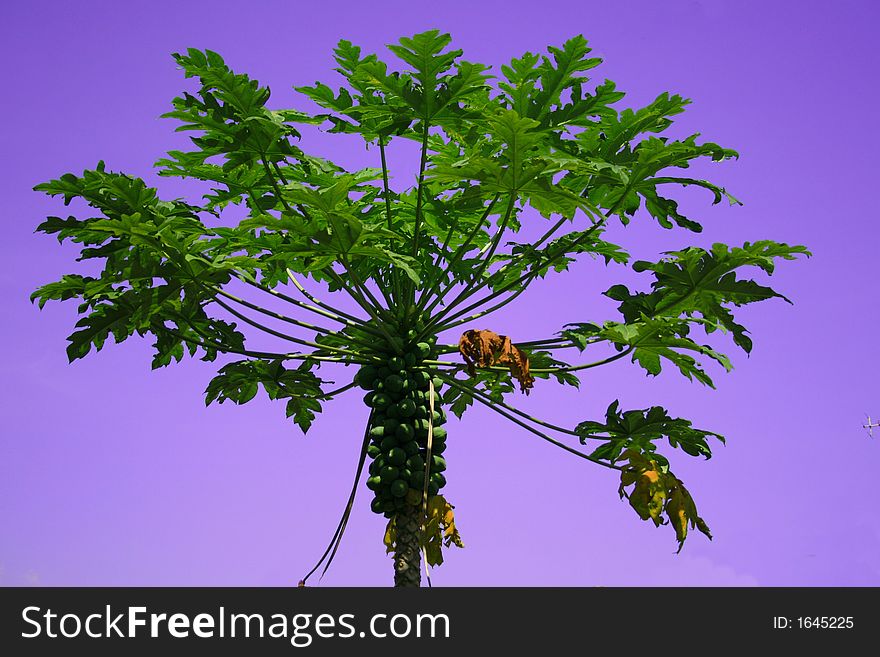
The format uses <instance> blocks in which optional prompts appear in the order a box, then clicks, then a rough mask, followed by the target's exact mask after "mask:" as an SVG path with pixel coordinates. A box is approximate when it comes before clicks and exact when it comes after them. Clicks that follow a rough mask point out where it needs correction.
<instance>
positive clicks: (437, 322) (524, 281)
mask: <svg viewBox="0 0 880 657" xmlns="http://www.w3.org/2000/svg"><path fill="white" fill-rule="evenodd" d="M604 221H605V218H604V217H603V219H601V220H600V221H598V222H596V223H595V224H593V225H592V226H591V227H590V228H589V229H588V230H586V231H584V232H583V233H582V234H581V235H580V236H579V237H578V238H577V239H575V240H574V241H573V242H572V243H571V244H570V245H568V246H567V247H563V248H561V249H559V250H558V251H556V253H554V254H553V255H552V256H550V257H549V258H548V259H547V260H545V261H544V262H543V263H542V264H541V265H540V266H541V267H549V266H550V265H552V264H553V263H554V262H555V261H556V260H557V259H559V258H560V257H562V256H563V255H565V253H566V252H567V250H568V249H571V248H573V247H575V246H577V245H578V244H580V243H582V242H583V241H584V240H586V239H587V238H588V237H590V236H591V235H592V234H593V233H594V232H595V231H596V230H598V228H599V227H600V226H601V225H602V224H603V223H604ZM538 270H539V267H538V265H535V266H533V267H532V269H531V270H529V271H528V272H526V273H525V274H523V275H522V276H520V277H519V278H518V279H517V280H515V281H513V282H511V283H508V284H507V285H505V286H503V287H501V288H500V289H498V290H496V291H494V292H492V293H491V294H489V295H488V296H486V297H484V298H482V299H480V300H478V301H475V302H474V303H472V304H471V305H469V306H467V307H465V308H464V309H462V310H460V311H459V312H457V313H455V314H453V315H452V316H450V317H448V318H447V319H446V322H452V321H454V320H456V319H458V318H460V317H462V316H463V315H466V314H467V313H468V312H470V311H471V310H475V309H477V308H479V307H480V306H483V305H485V304H486V303H488V302H489V301H492V300H493V299H497V298H498V297H499V296H501V295H502V294H504V293H505V292H508V291H509V290H512V289H513V288H515V287H520V289H518V290H517V291H516V292H515V293H514V294H513V296H512V297H511V298H510V299H507V300H506V301H504V302H502V303H500V304H498V305H497V306H494V307H493V308H491V309H490V310H488V311H486V312H484V313H480V314H477V315H475V316H474V317H472V318H469V320H467V321H470V320H472V319H476V318H477V317H482V316H483V315H484V314H488V312H494V311H495V310H497V309H498V308H501V307H503V306H505V305H507V304H508V303H510V302H511V301H513V299H514V298H516V297H518V296H519V295H520V294H522V292H523V291H524V290H525V288H526V286H527V285H528V283H529V282H531V279H533V278H535V277H536V276H537V275H538ZM491 278H492V277H491V276H490V277H489V278H487V279H485V280H484V281H482V282H481V283H479V284H478V285H476V286H474V287H473V288H470V289H466V290H464V291H463V292H462V294H460V295H459V296H458V297H456V299H455V301H453V302H452V303H451V304H449V305H448V306H447V307H446V308H445V309H444V310H443V311H442V312H440V313H438V314H437V315H435V316H434V318H433V319H432V321H431V324H430V326H429V327H426V329H425V331H426V332H427V331H428V330H434V331H435V332H438V333H439V332H440V331H441V330H444V329H445V326H444V324H443V323H442V322H443V319H444V317H445V316H446V315H447V314H448V313H449V312H450V311H451V310H453V308H454V307H455V306H456V305H458V304H460V303H461V302H463V301H465V300H466V299H468V298H470V297H472V296H473V295H474V294H476V293H477V292H479V291H480V290H481V289H482V288H484V287H486V286H487V285H489V281H491ZM438 327H440V328H438Z"/></svg>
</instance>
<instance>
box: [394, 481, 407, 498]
mask: <svg viewBox="0 0 880 657" xmlns="http://www.w3.org/2000/svg"><path fill="white" fill-rule="evenodd" d="M407 490H409V486H407V484H406V482H405V481H403V480H402V479H397V480H395V482H394V483H393V484H391V494H392V495H394V497H405V496H406V491H407Z"/></svg>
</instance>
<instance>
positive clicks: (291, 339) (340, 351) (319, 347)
mask: <svg viewBox="0 0 880 657" xmlns="http://www.w3.org/2000/svg"><path fill="white" fill-rule="evenodd" d="M215 302H216V303H217V304H219V305H220V306H221V307H222V308H224V309H225V310H226V311H228V312H229V313H231V314H232V315H235V316H236V317H238V318H239V319H240V320H241V321H243V322H245V323H246V324H250V325H251V326H253V327H254V328H258V329H260V330H261V331H263V332H264V333H268V334H269V335H274V336H275V337H277V338H281V339H282V340H287V341H288V342H293V343H295V344H301V345H303V346H304V347H313V348H314V349H317V350H318V351H329V352H331V353H338V354H346V355H350V356H358V357H361V358H363V355H362V354H359V353H358V352H356V351H351V350H350V349H341V348H339V347H331V346H329V345H323V344H319V343H317V342H311V341H310V340H303V339H301V338H297V337H294V336H292V335H287V334H286V333H282V332H281V331H276V330H275V329H272V328H269V327H268V326H265V325H263V324H260V323H259V322H257V321H255V320H253V319H251V318H250V317H248V316H247V315H244V314H242V313H240V312H238V311H237V310H236V309H235V308H233V307H232V306H230V305H229V304H228V303H225V302H224V301H222V300H220V299H217V298H215Z"/></svg>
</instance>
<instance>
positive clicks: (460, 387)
mask: <svg viewBox="0 0 880 657" xmlns="http://www.w3.org/2000/svg"><path fill="white" fill-rule="evenodd" d="M438 376H439V377H440V378H441V379H443V380H444V381H446V383H448V384H449V385H451V386H452V387H453V388H457V389H458V390H460V391H461V392H463V393H465V394H471V390H473V389H472V388H471V389H468V388H466V387H465V386H463V385H461V384H459V383H458V381H457V380H456V379H454V378H452V377H449V376H445V375H443V374H440V373H438ZM473 398H474V399H475V400H476V401H478V402H480V403H481V404H483V405H484V406H486V407H488V408H491V409H492V410H493V411H495V412H496V413H499V414H500V415H502V416H503V417H505V418H507V419H508V420H510V421H511V422H513V423H514V424H516V425H519V426H520V427H522V428H523V429H525V430H526V431H528V432H530V433H533V434H535V435H536V436H538V437H539V438H541V439H543V440H546V441H547V442H548V443H550V444H552V445H556V447H559V448H560V449H564V450H565V451H566V452H569V453H570V454H574V455H575V456H579V457H580V458H582V459H585V460H587V461H590V462H591V463H596V464H598V465H601V466H602V467H605V468H610V469H611V470H618V471H619V470H622V468H621V467H620V466H616V465H612V464H611V463H607V462H605V461H601V460H599V459H596V458H593V457H592V456H590V455H589V454H584V453H583V452H580V451H578V450H576V449H574V448H573V447H569V446H568V445H566V444H565V443H561V442H559V441H558V440H556V439H554V438H551V437H550V436H548V435H547V434H546V433H544V432H543V431H539V430H538V429H535V428H534V427H530V426H529V425H527V424H526V423H525V422H522V421H521V420H518V419H517V418H516V417H515V416H514V415H511V414H510V413H508V412H507V411H504V410H502V409H500V408H498V406H497V405H496V404H494V403H493V402H488V401H486V400H485V399H483V398H481V397H479V396H477V395H473Z"/></svg>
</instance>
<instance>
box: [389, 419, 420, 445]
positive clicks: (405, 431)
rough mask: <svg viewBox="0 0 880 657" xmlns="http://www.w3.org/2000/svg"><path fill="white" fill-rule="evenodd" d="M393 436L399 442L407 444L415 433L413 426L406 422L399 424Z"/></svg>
mask: <svg viewBox="0 0 880 657" xmlns="http://www.w3.org/2000/svg"><path fill="white" fill-rule="evenodd" d="M394 435H395V437H396V438H397V439H398V440H399V441H401V442H409V441H410V440H412V439H413V438H414V437H415V435H416V432H415V430H414V429H413V426H412V425H411V424H409V423H408V422H407V423H406V424H399V425H398V426H397V429H396V430H395V432H394Z"/></svg>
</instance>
